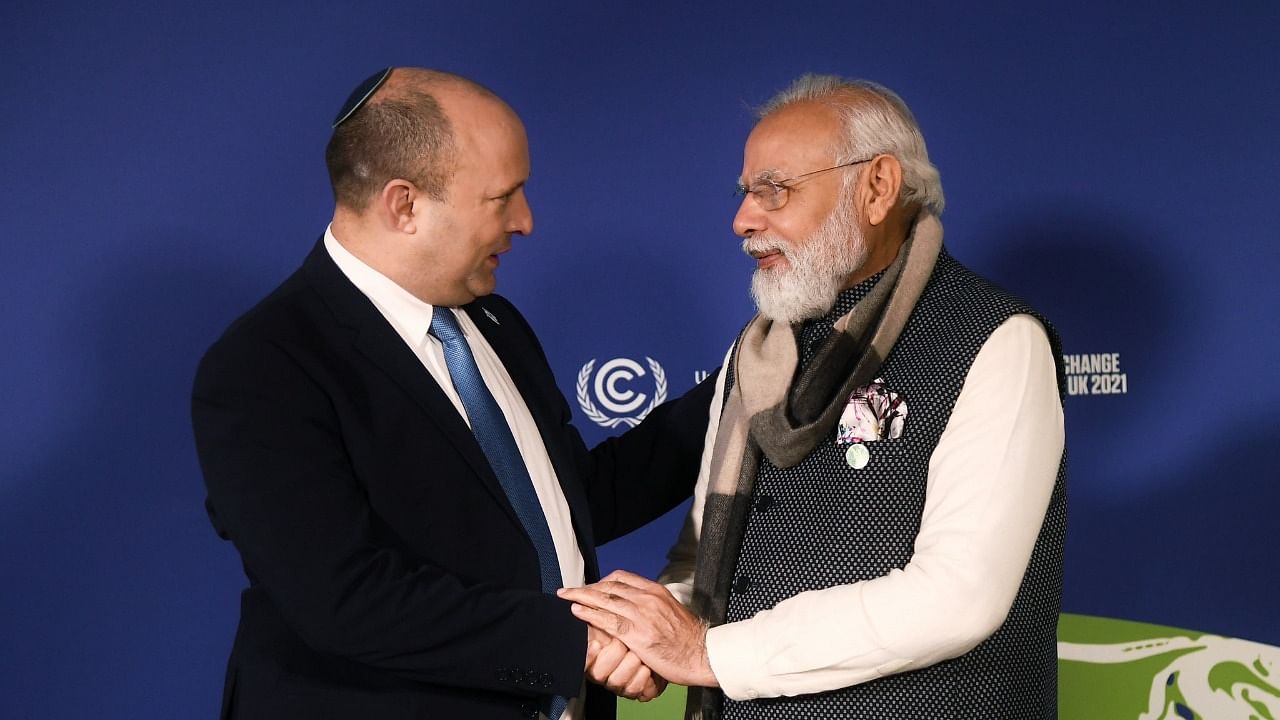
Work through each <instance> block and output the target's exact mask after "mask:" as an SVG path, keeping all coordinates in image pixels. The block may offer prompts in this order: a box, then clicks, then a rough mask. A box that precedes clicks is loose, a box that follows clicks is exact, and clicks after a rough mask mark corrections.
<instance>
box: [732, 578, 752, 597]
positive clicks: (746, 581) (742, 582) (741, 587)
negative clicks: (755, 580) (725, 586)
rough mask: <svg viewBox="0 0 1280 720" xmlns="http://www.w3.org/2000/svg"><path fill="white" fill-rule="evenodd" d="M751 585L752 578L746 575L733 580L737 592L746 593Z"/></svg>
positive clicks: (734, 589)
mask: <svg viewBox="0 0 1280 720" xmlns="http://www.w3.org/2000/svg"><path fill="white" fill-rule="evenodd" d="M749 587H751V578H749V577H747V576H746V575H741V576H739V577H738V579H737V580H734V581H733V591H734V592H736V593H744V592H746V591H747V588H749Z"/></svg>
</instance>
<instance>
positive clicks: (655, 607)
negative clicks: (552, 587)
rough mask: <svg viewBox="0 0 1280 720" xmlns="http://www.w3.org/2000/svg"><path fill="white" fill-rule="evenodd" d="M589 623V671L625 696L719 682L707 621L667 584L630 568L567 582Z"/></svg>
mask: <svg viewBox="0 0 1280 720" xmlns="http://www.w3.org/2000/svg"><path fill="white" fill-rule="evenodd" d="M557 594H558V595H559V596H560V597H561V598H563V599H565V600H569V601H571V602H573V607H572V611H573V614H574V615H575V616H576V617H577V618H578V619H580V620H582V621H583V622H585V623H587V661H586V662H587V664H586V670H587V677H589V678H590V679H591V681H592V682H595V683H597V684H600V685H604V686H605V687H607V688H609V690H611V691H613V692H614V693H616V694H618V695H621V696H622V697H626V698H631V699H633V700H639V701H640V702H647V701H649V700H652V699H654V698H656V697H658V696H659V695H661V694H662V691H663V690H665V689H666V687H667V682H668V681H671V682H675V683H679V684H681V685H685V686H695V687H696V686H702V687H715V686H716V684H717V683H716V677H715V674H714V673H712V671H711V665H710V663H709V662H708V661H707V646H706V638H707V625H706V623H704V622H703V621H702V620H700V619H698V618H697V617H696V616H695V615H694V614H693V613H691V612H689V610H687V609H686V608H685V607H684V606H683V605H681V604H680V602H679V601H678V600H676V599H675V597H674V596H672V594H671V592H670V591H669V590H667V588H666V587H664V586H662V585H659V584H658V583H656V582H653V581H652V580H649V579H648V578H644V577H641V576H639V575H636V574H634V573H629V572H627V571H625V570H616V571H614V572H612V573H609V575H608V576H607V577H605V578H604V579H603V580H601V581H600V582H597V583H593V584H591V585H587V586H585V587H580V588H562V589H561V590H559V591H558V592H557Z"/></svg>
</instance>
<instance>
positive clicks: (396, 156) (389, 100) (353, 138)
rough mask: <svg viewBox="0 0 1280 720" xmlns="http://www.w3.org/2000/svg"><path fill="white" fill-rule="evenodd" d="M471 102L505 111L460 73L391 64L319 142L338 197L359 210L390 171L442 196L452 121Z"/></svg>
mask: <svg viewBox="0 0 1280 720" xmlns="http://www.w3.org/2000/svg"><path fill="white" fill-rule="evenodd" d="M477 103H480V104H494V103H496V104H498V105H500V106H501V107H503V108H505V109H507V111H508V112H509V111H510V109H509V108H507V107H506V104H505V103H503V102H502V100H500V99H499V98H498V96H496V95H494V94H493V92H492V91H490V90H489V89H488V88H485V87H484V86H483V85H480V84H479V83H476V82H474V81H472V80H468V79H466V78H464V77H460V76H458V75H453V74H451V73H447V72H442V71H438V70H427V69H423V68H396V69H395V70H393V71H392V72H391V74H390V75H389V76H388V77H387V79H386V82H384V83H383V84H382V86H381V87H379V88H378V89H377V91H376V92H374V94H373V95H372V96H371V97H370V98H369V99H368V100H367V101H366V102H365V104H364V105H363V106H362V107H361V108H360V109H358V110H357V111H355V113H354V114H352V115H351V117H349V118H348V119H347V120H346V121H345V122H343V123H341V124H340V125H339V126H338V127H337V128H336V129H335V130H334V131H333V137H332V138H330V140H329V145H328V147H327V148H326V149H325V164H326V165H327V166H328V168H329V182H330V185H331V186H332V187H333V195H334V200H335V202H336V203H337V205H338V206H339V207H343V208H346V209H350V210H354V211H356V212H360V211H363V210H364V209H365V208H366V207H368V205H369V203H370V201H371V200H372V199H373V198H374V197H375V196H376V195H377V193H378V192H379V191H380V190H381V189H382V188H383V186H384V185H386V183H387V182H389V181H390V180H392V179H395V178H402V179H405V180H408V181H410V182H412V183H413V184H414V185H416V186H417V188H418V189H419V190H420V191H421V192H422V193H423V194H425V195H427V196H428V197H431V198H433V199H435V200H444V199H445V198H446V196H447V195H448V188H449V180H450V178H451V177H452V176H453V173H454V170H455V169H456V166H457V161H458V141H457V135H456V131H455V127H454V124H453V121H454V120H456V118H457V117H458V115H459V112H465V110H466V109H467V108H468V107H470V106H472V105H475V104H477ZM451 119H452V120H451Z"/></svg>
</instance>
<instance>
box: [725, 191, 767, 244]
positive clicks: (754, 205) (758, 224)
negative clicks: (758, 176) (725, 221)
mask: <svg viewBox="0 0 1280 720" xmlns="http://www.w3.org/2000/svg"><path fill="white" fill-rule="evenodd" d="M767 225H768V222H767V219H766V215H765V212H764V210H762V209H760V203H759V202H757V201H756V197H755V195H752V194H751V193H747V194H746V196H745V197H743V198H742V203H741V204H740V205H738V212H737V214H736V215H734V216H733V233H734V234H735V235H737V236H738V237H744V238H745V237H751V236H752V235H754V234H755V233H758V232H761V231H763V230H764V229H765V227H766V226H767Z"/></svg>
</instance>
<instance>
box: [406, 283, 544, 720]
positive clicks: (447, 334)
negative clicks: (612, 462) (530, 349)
mask: <svg viewBox="0 0 1280 720" xmlns="http://www.w3.org/2000/svg"><path fill="white" fill-rule="evenodd" d="M431 334H432V335H434V336H436V338H438V339H439V340H440V342H441V343H443V344H444V362H445V365H447V366H448V367H449V376H450V377H451V378H453V387H454V389H455V390H457V391H458V396H459V397H461V398H462V406H463V407H464V408H466V410H467V417H468V418H469V419H470V420H471V432H472V433H474V434H475V436H476V441H477V442H479V443H480V449H481V450H483V451H484V455H485V457H486V458H488V459H489V466H490V467H492V468H493V474H494V475H497V476H498V482H499V483H500V484H501V485H502V489H503V491H504V492H506V494H507V500H509V501H511V507H512V508H514V509H515V511H516V516H517V517H519V518H520V524H521V525H523V526H524V531H525V533H527V534H528V535H529V539H530V540H532V541H533V547H534V548H535V549H537V551H538V566H539V569H540V570H541V571H542V591H543V592H546V593H554V592H555V591H556V590H558V589H559V588H560V586H561V585H562V584H563V582H562V580H561V578H560V561H559V559H558V558H557V557H556V547H555V543H553V542H552V540H551V530H550V529H549V528H548V527H547V518H546V517H545V516H544V515H543V514H542V505H541V503H539V502H538V493H537V492H535V491H534V489H533V481H532V480H530V479H529V470H528V469H527V468H526V467H525V465H524V459H523V458H521V457H520V449H519V448H518V447H516V439H515V437H513V436H512V435H511V428H510V426H508V425H507V419H506V417H504V416H503V414H502V409H501V408H499V407H498V403H497V401H496V400H494V399H493V394H492V393H490V392H489V388H488V387H487V386H486V385H485V384H484V378H483V377H481V376H480V368H478V367H476V358H475V356H474V355H472V354H471V347H470V346H469V345H467V341H466V338H464V337H463V336H462V330H461V329H460V328H459V327H458V320H457V318H455V317H454V316H453V312H452V311H451V310H449V308H445V307H437V308H434V309H433V310H432V312H431ZM566 704H567V701H566V700H565V699H564V698H562V697H559V696H556V697H553V698H552V699H551V707H550V710H549V711H548V712H547V716H548V717H549V718H551V720H557V718H559V717H560V714H561V713H563V712H564V709H565V705H566Z"/></svg>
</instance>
